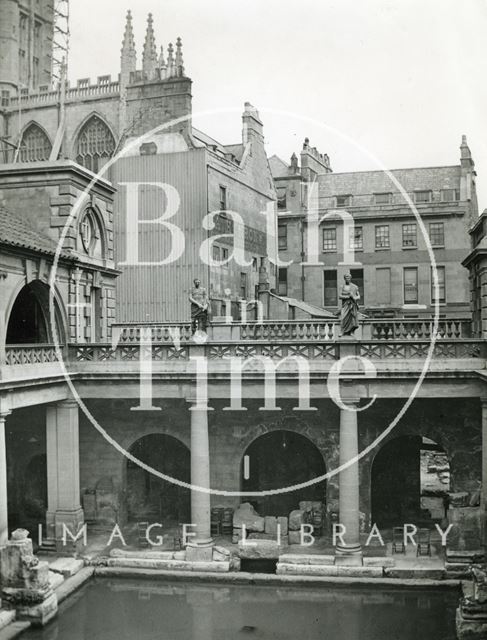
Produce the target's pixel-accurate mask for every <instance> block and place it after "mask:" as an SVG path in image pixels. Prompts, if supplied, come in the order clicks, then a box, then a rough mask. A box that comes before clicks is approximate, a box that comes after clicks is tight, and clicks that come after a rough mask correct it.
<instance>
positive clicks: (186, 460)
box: [126, 434, 191, 525]
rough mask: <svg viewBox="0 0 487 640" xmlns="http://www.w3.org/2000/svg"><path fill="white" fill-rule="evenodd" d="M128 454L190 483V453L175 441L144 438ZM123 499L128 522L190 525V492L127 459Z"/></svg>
mask: <svg viewBox="0 0 487 640" xmlns="http://www.w3.org/2000/svg"><path fill="white" fill-rule="evenodd" d="M130 453H131V454H132V455H133V456H135V457H136V458H137V459H138V460H140V461H141V462H144V463H145V464H147V465H149V466H150V467H152V468H154V469H156V470H157V471H160V472H161V473H164V474H165V475H168V476H171V477H172V478H175V479H177V480H181V481H183V482H188V483H189V482H190V476H191V473H190V469H191V460H190V451H189V449H188V447H186V446H185V445H184V444H183V443H182V442H180V441H179V440H178V439H177V438H173V437H172V436H168V435H163V434H150V435H147V436H143V437H142V438H140V439H139V440H137V441H136V442H134V444H133V445H132V446H131V447H130ZM126 500H127V515H128V520H129V521H132V522H143V521H148V522H161V523H163V524H166V525H167V524H174V523H176V524H177V523H181V522H188V523H189V522H191V520H190V519H189V518H190V513H191V494H190V490H189V489H186V488H184V487H180V486H179V485H177V484H175V483H173V482H169V481H166V480H163V479H161V478H158V477H157V476H155V475H154V474H152V473H150V472H148V471H146V470H145V469H142V468H141V467H140V466H139V465H137V464H136V463H135V462H132V461H131V460H127V480H126Z"/></svg>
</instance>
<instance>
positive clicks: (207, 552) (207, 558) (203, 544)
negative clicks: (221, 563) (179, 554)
mask: <svg viewBox="0 0 487 640" xmlns="http://www.w3.org/2000/svg"><path fill="white" fill-rule="evenodd" d="M213 545H214V541H213V539H212V538H207V539H205V540H192V541H191V543H188V544H187V545H186V560H188V561H189V562H211V561H212V559H213Z"/></svg>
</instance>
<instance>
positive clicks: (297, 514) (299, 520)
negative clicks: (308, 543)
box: [288, 509, 306, 531]
mask: <svg viewBox="0 0 487 640" xmlns="http://www.w3.org/2000/svg"><path fill="white" fill-rule="evenodd" d="M305 523H306V520H305V511H301V509H295V510H294V511H291V513H290V514H289V525H288V526H289V530H290V531H298V530H299V529H301V525H302V524H305Z"/></svg>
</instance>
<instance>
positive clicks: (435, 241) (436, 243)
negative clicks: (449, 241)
mask: <svg viewBox="0 0 487 640" xmlns="http://www.w3.org/2000/svg"><path fill="white" fill-rule="evenodd" d="M430 240H431V244H432V245H433V247H443V246H444V244H445V231H444V226H443V222H430Z"/></svg>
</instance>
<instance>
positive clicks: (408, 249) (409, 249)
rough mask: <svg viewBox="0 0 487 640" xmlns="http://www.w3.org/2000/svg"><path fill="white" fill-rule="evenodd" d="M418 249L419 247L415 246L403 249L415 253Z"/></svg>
mask: <svg viewBox="0 0 487 640" xmlns="http://www.w3.org/2000/svg"><path fill="white" fill-rule="evenodd" d="M417 248H418V245H415V246H414V247H403V248H402V249H403V251H414V250H415V249H417Z"/></svg>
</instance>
